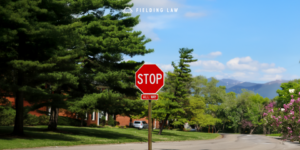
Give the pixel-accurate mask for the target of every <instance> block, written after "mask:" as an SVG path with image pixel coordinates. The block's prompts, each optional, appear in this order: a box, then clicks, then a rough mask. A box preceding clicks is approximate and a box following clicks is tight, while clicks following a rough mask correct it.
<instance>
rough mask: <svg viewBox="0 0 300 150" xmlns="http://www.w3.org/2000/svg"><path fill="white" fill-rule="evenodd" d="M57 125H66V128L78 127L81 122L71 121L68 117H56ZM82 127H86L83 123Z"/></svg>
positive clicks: (77, 120)
mask: <svg viewBox="0 0 300 150" xmlns="http://www.w3.org/2000/svg"><path fill="white" fill-rule="evenodd" d="M57 124H58V125H66V126H80V124H81V121H80V120H79V119H73V118H69V117H63V116H58V119H57ZM84 126H86V122H85V121H84Z"/></svg>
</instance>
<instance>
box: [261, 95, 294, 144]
mask: <svg viewBox="0 0 300 150" xmlns="http://www.w3.org/2000/svg"><path fill="white" fill-rule="evenodd" d="M299 96H300V92H299ZM291 97H292V99H291V101H290V102H289V103H288V104H284V110H283V111H281V108H276V107H274V106H275V103H274V102H271V103H269V105H268V106H266V110H265V113H264V114H263V116H264V117H265V120H266V122H267V124H268V125H270V126H271V127H272V128H274V129H276V130H277V131H279V132H281V133H282V138H283V140H287V139H290V140H291V141H300V116H299V113H300V98H298V99H297V100H295V99H294V96H293V95H291Z"/></svg>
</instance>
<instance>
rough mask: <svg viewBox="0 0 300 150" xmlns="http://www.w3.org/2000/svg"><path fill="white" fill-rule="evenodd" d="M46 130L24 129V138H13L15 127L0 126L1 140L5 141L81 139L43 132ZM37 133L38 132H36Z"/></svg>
mask: <svg viewBox="0 0 300 150" xmlns="http://www.w3.org/2000/svg"><path fill="white" fill-rule="evenodd" d="M43 130H45V129H41V128H35V129H34V128H28V127H24V134H25V135H24V136H21V137H20V136H12V135H11V133H12V131H13V127H3V126H0V133H1V134H0V139H3V140H14V139H27V140H35V139H52V140H59V141H79V139H77V138H74V137H70V136H68V135H64V134H54V132H52V133H51V132H49V133H47V132H42V131H43ZM36 131H37V132H36Z"/></svg>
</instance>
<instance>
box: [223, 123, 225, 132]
mask: <svg viewBox="0 0 300 150" xmlns="http://www.w3.org/2000/svg"><path fill="white" fill-rule="evenodd" d="M224 130H225V123H224V124H223V133H224Z"/></svg>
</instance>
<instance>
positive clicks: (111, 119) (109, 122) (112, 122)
mask: <svg viewBox="0 0 300 150" xmlns="http://www.w3.org/2000/svg"><path fill="white" fill-rule="evenodd" d="M115 123H116V122H115V120H114V119H113V118H112V116H109V118H108V125H110V126H115Z"/></svg>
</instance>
